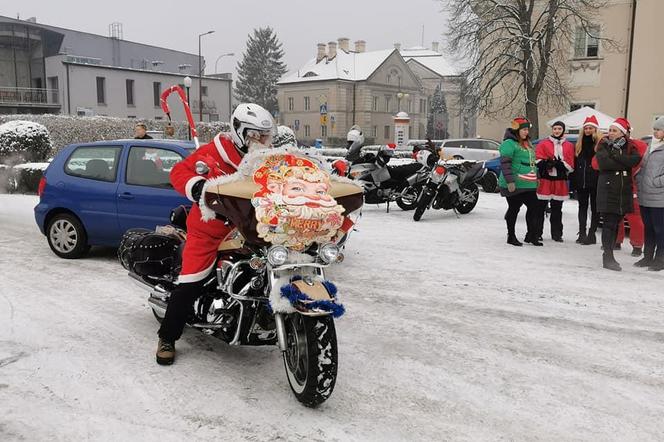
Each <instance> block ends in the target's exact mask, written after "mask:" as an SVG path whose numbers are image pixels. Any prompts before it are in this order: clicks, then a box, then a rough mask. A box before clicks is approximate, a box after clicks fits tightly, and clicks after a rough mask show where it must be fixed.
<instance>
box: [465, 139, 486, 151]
mask: <svg viewBox="0 0 664 442" xmlns="http://www.w3.org/2000/svg"><path fill="white" fill-rule="evenodd" d="M463 145H464V146H465V147H467V148H468V149H482V148H483V146H482V141H481V140H466V141H464V142H463Z"/></svg>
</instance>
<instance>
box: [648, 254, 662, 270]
mask: <svg viewBox="0 0 664 442" xmlns="http://www.w3.org/2000/svg"><path fill="white" fill-rule="evenodd" d="M658 250H659V249H658ZM658 253H659V252H658ZM648 270H651V271H653V272H659V271H662V270H664V256H658V257H657V258H655V259H654V260H653V262H652V263H651V264H650V265H649V266H648Z"/></svg>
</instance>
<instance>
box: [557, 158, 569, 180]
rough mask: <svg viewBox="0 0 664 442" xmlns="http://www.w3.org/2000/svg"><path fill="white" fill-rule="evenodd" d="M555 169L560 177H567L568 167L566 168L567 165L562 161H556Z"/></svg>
mask: <svg viewBox="0 0 664 442" xmlns="http://www.w3.org/2000/svg"><path fill="white" fill-rule="evenodd" d="M554 163H555V164H554V167H555V169H556V172H558V176H561V177H564V176H567V167H565V163H563V161H562V160H560V159H556V160H555V161H554Z"/></svg>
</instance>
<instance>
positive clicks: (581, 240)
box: [576, 229, 588, 244]
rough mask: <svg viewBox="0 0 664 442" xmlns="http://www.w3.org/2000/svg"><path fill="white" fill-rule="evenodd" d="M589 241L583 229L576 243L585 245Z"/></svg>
mask: <svg viewBox="0 0 664 442" xmlns="http://www.w3.org/2000/svg"><path fill="white" fill-rule="evenodd" d="M587 239H588V235H586V229H583V230H581V231H580V232H579V237H578V238H577V239H576V243H577V244H585V242H586V240H587Z"/></svg>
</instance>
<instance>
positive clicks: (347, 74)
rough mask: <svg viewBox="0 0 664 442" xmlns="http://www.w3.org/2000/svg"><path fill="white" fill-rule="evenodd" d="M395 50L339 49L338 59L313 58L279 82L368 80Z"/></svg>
mask: <svg viewBox="0 0 664 442" xmlns="http://www.w3.org/2000/svg"><path fill="white" fill-rule="evenodd" d="M395 50H396V49H384V50H380V51H371V52H353V51H351V52H346V51H344V50H343V49H339V50H337V55H336V57H334V58H333V59H332V60H329V61H328V60H327V57H325V58H323V59H322V60H320V61H319V62H318V63H316V59H315V58H312V59H311V60H309V61H308V62H307V63H305V65H304V66H302V67H301V68H300V69H299V70H298V71H296V72H292V73H290V74H289V75H286V76H285V77H283V78H282V79H281V80H280V81H279V84H286V83H303V82H307V81H320V80H349V81H362V80H366V79H368V78H369V77H370V76H371V74H373V73H374V72H375V71H376V69H378V67H379V66H380V65H381V64H382V63H383V62H384V61H385V60H386V59H387V57H389V56H390V54H392V53H393V52H394V51H395Z"/></svg>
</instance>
